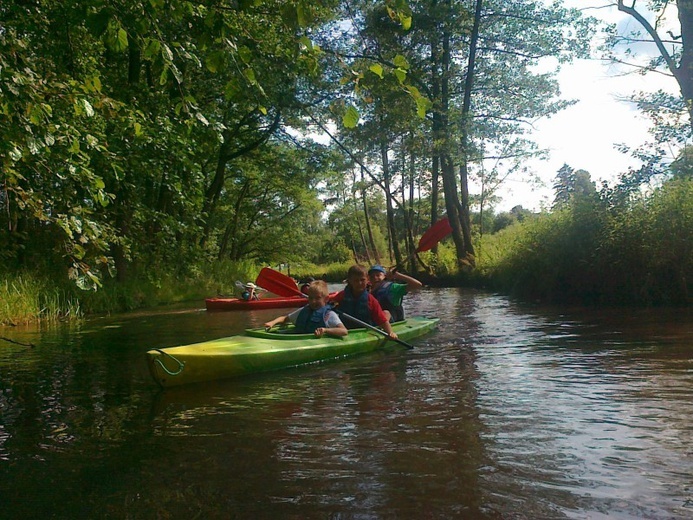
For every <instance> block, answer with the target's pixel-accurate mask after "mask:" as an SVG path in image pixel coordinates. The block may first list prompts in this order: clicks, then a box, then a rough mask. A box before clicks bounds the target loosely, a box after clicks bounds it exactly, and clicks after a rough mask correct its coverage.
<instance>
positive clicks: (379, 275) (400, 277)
mask: <svg viewBox="0 0 693 520" xmlns="http://www.w3.org/2000/svg"><path fill="white" fill-rule="evenodd" d="M368 280H369V281H370V284H371V288H370V291H371V294H372V295H373V296H375V299H376V300H378V303H380V306H381V307H382V308H383V311H385V314H386V315H387V316H388V319H389V320H390V322H394V321H402V320H403V319H404V307H402V298H404V295H405V294H407V292H409V291H411V290H414V289H418V288H419V287H422V286H423V284H422V283H421V282H420V281H418V280H417V279H416V278H413V277H411V276H409V275H406V274H404V273H400V272H398V271H397V270H396V269H391V270H390V271H389V272H388V271H387V270H386V269H385V268H384V267H383V266H382V265H374V266H373V267H371V268H370V269H369V270H368Z"/></svg>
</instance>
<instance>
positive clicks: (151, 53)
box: [143, 40, 161, 60]
mask: <svg viewBox="0 0 693 520" xmlns="http://www.w3.org/2000/svg"><path fill="white" fill-rule="evenodd" d="M160 53H161V43H160V42H159V40H149V41H148V42H147V45H146V46H145V48H144V52H143V56H144V59H146V60H154V59H155V58H156V57H157V56H159V54H160Z"/></svg>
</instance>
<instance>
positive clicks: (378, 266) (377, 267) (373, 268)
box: [368, 265, 387, 274]
mask: <svg viewBox="0 0 693 520" xmlns="http://www.w3.org/2000/svg"><path fill="white" fill-rule="evenodd" d="M372 271H378V272H380V273H383V274H387V270H386V269H385V268H384V267H383V266H382V265H374V266H372V267H371V268H370V269H369V270H368V272H369V273H370V272H372Z"/></svg>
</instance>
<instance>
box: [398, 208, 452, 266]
mask: <svg viewBox="0 0 693 520" xmlns="http://www.w3.org/2000/svg"><path fill="white" fill-rule="evenodd" d="M450 233H452V226H451V225H450V221H449V220H448V217H443V218H441V219H440V220H439V221H438V222H436V223H435V224H433V225H432V226H431V227H430V228H428V229H427V230H426V232H425V233H424V234H423V235H421V238H420V239H419V245H418V247H417V248H416V249H415V250H414V252H413V253H412V254H410V255H409V256H408V257H407V258H405V259H404V260H402V262H400V263H399V264H397V265H396V266H395V267H399V266H401V265H403V264H406V263H407V262H409V260H411V259H412V258H414V255H416V254H417V253H423V252H424V251H428V250H430V249H433V248H434V247H435V246H436V245H437V244H438V242H440V241H441V240H443V239H444V238H445V237H446V236H448V235H449V234H450ZM422 264H423V262H422Z"/></svg>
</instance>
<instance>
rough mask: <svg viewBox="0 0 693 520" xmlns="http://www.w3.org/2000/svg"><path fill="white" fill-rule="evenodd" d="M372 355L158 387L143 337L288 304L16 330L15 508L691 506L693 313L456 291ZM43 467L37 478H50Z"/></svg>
mask: <svg viewBox="0 0 693 520" xmlns="http://www.w3.org/2000/svg"><path fill="white" fill-rule="evenodd" d="M406 302H407V309H408V311H409V312H410V313H413V314H424V315H438V316H440V317H441V323H440V328H439V330H438V331H437V332H436V333H435V334H432V335H430V336H426V337H424V338H421V339H420V340H416V341H415V345H416V348H415V349H414V350H411V351H409V350H403V349H401V348H399V347H397V346H394V347H392V348H389V349H386V350H385V351H382V352H378V353H375V354H373V355H367V356H361V357H358V358H350V359H342V360H337V361H334V362H329V363H322V364H315V365H310V366H306V367H301V368H297V369H291V370H285V371H281V372H276V373H272V374H264V375H261V376H257V377H249V378H244V379H239V380H236V381H225V382H223V381H222V382H214V383H209V384H204V385H194V386H191V387H188V388H185V387H182V388H174V389H170V390H167V391H159V390H158V389H157V387H156V386H155V385H154V384H153V383H152V382H151V380H150V378H149V375H148V373H147V371H146V367H145V364H144V359H143V354H144V352H145V351H146V350H147V349H149V348H152V347H165V346H171V345H177V344H184V343H192V342H196V341H203V340H207V339H211V338H215V337H220V336H225V335H229V334H233V333H236V332H239V331H241V330H242V329H243V328H245V327H246V326H256V325H260V324H261V323H264V321H266V320H267V319H269V318H271V317H274V316H275V315H276V314H277V311H276V310H268V311H261V312H255V313H206V312H205V311H204V310H203V309H201V308H200V307H195V308H185V307H178V308H168V309H161V310H158V311H156V312H147V313H133V314H128V315H119V316H113V317H102V318H95V319H91V320H87V321H85V322H83V323H79V324H72V325H69V326H67V325H63V326H57V327H44V328H42V329H40V330H32V329H28V328H25V329H21V330H20V329H18V330H10V331H4V332H3V333H2V334H0V335H1V336H5V337H10V335H12V336H11V337H12V338H13V339H16V340H17V341H20V342H23V343H26V344H29V343H31V344H33V345H35V346H34V347H23V346H20V345H16V344H10V343H7V342H4V343H3V342H0V411H1V415H0V495H1V496H2V497H3V503H4V506H3V508H2V511H3V512H2V513H0V517H9V518H36V517H37V516H48V517H53V518H75V517H78V516H79V517H97V518H101V517H104V518H107V517H117V518H125V517H132V518H153V517H168V518H190V517H205V518H229V517H239V518H265V517H267V518H269V517H272V518H276V517H279V518H287V517H300V518H326V517H335V518H382V517H385V518H417V519H418V518H421V517H422V516H423V517H425V518H426V517H427V518H513V519H516V518H602V517H604V518H606V517H607V516H608V517H609V518H684V517H690V516H691V515H692V514H693V496H692V493H691V488H690V482H691V481H692V477H693V474H692V472H691V469H690V468H691V467H693V465H692V464H691V463H692V462H693V461H692V460H691V459H692V458H693V452H691V450H690V446H691V445H693V444H692V441H693V428H692V427H691V423H690V417H691V414H692V412H693V399H692V398H693V355H692V354H693V346H692V345H693V341H691V340H692V339H693V328H692V327H691V324H692V323H693V320H692V319H691V315H690V313H688V312H685V311H680V310H678V311H668V310H648V311H647V312H639V311H638V312H635V311H628V312H623V311H622V310H619V309H614V310H606V311H605V310H603V309H601V310H599V311H592V310H589V309H547V308H538V307H535V306H525V305H520V304H517V303H513V302H510V301H509V300H507V299H506V298H504V297H501V296H496V295H492V294H485V293H478V292H474V291H467V290H461V289H427V290H425V291H422V292H419V293H415V294H412V295H410V296H409V297H408V299H407V300H406ZM37 483H40V486H39V487H40V492H37V491H36V489H37Z"/></svg>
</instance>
